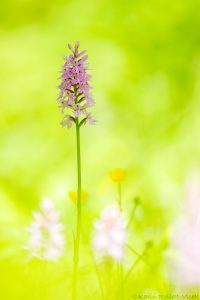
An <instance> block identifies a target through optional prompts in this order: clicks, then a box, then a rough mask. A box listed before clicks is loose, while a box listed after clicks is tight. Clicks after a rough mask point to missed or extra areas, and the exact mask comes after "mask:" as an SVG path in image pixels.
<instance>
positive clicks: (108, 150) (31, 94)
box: [0, 0, 200, 300]
mask: <svg viewBox="0 0 200 300" xmlns="http://www.w3.org/2000/svg"><path fill="white" fill-rule="evenodd" d="M0 9H1V11H0V17H1V19H0V20H1V21H0V22H1V28H0V38H1V46H0V66H1V72H0V91H1V102H0V114H1V118H0V126H1V136H0V145H1V147H0V158H1V167H0V180H1V186H0V258H1V263H0V264H1V272H0V274H1V275H0V284H2V288H1V289H0V293H1V294H2V295H0V299H2V300H10V299H13V300H18V299H19V300H31V299H49V300H50V299H56V300H57V299H59V300H62V299H70V298H69V295H68V296H66V295H67V292H66V295H65V288H66V287H65V284H66V283H65V276H64V280H63V281H61V283H60V282H59V284H54V285H53V286H52V287H51V290H50V291H49V290H46V289H45V291H43V294H41V293H39V294H37V293H36V294H34V293H33V290H34V291H35V290H37V289H36V288H35V285H37V284H38V283H35V281H34V280H35V278H38V276H39V275H38V274H42V273H41V269H40V268H41V265H38V264H37V262H36V263H35V264H36V265H34V263H33V265H32V264H31V263H28V264H26V254H25V253H24V252H23V250H22V247H23V243H24V242H25V240H26V233H25V229H24V228H25V227H26V226H27V225H28V224H29V222H30V220H31V210H33V209H37V208H38V204H39V201H40V199H41V198H42V197H43V196H45V195H46V196H48V197H50V198H51V199H52V200H53V201H54V202H55V203H56V205H57V207H58V208H59V209H60V210H61V211H62V218H63V221H64V222H65V223H66V236H67V239H68V249H67V250H66V251H67V261H68V262H69V265H70V260H71V251H72V249H71V248H72V245H71V243H72V241H71V239H72V235H71V231H72V228H73V224H74V207H73V205H72V204H71V203H70V201H69V199H68V196H67V193H68V191H70V190H75V189H76V165H75V131H74V129H71V130H67V129H66V128H61V126H60V125H59V123H60V120H61V115H60V112H59V109H58V108H57V103H56V98H57V93H58V91H57V89H56V86H57V85H58V84H59V81H58V80H57V78H58V77H59V70H60V67H61V65H62V63H63V60H62V56H63V55H64V54H67V53H68V49H67V43H68V42H71V43H74V42H76V41H77V40H79V41H80V42H81V47H82V48H83V49H87V51H88V54H89V66H90V69H91V70H90V72H91V74H92V86H93V94H94V99H95V101H96V107H94V109H93V114H94V116H95V117H96V119H97V120H98V122H97V125H96V126H87V127H84V128H83V130H82V135H81V137H82V162H83V163H82V164H83V184H84V189H85V190H87V191H88V192H89V199H88V203H87V204H86V205H85V211H87V213H86V215H85V222H86V223H88V226H89V229H88V230H89V231H91V223H92V221H93V218H94V217H95V216H97V215H98V214H99V209H101V208H103V207H104V206H105V205H106V204H108V203H112V202H113V201H115V198H116V192H115V187H114V185H113V184H112V183H111V181H110V180H109V178H108V176H107V174H108V172H109V171H110V170H112V169H114V168H116V167H122V168H124V169H125V170H127V172H128V174H127V178H126V181H125V184H124V201H125V202H126V205H125V206H126V207H127V210H129V208H130V206H131V204H130V199H132V197H133V196H134V195H139V196H141V198H142V199H143V203H144V204H143V210H142V209H141V210H142V212H143V214H142V212H141V214H142V215H143V217H144V219H143V222H142V225H141V226H139V230H141V231H142V230H143V229H144V228H146V229H144V230H143V231H142V232H143V233H141V234H140V237H142V240H145V239H146V238H147V237H149V235H150V236H151V235H152V234H151V233H150V234H149V232H151V228H152V227H154V226H155V227H156V230H157V231H158V232H159V234H158V239H162V237H163V236H165V234H166V232H168V230H169V229H170V224H171V222H172V221H173V219H174V217H175V216H176V215H177V213H178V211H179V209H180V207H181V203H180V202H181V199H182V198H181V197H182V196H183V191H184V188H183V184H184V181H185V178H186V177H187V176H188V174H190V173H191V172H193V171H196V170H198V169H199V166H200V155H199V153H200V139H199V130H200V121H199V119H200V118H199V110H200V72H199V67H200V52H199V50H200V24H199V23H200V17H199V10H200V3H199V1H198V0H196V1H195V0H192V1H186V0H176V1H172V0H171V1H169V0H168V1H167V0H166V1H165V0H160V1H159V0H146V1H145V0H133V1H130V0H129V1H127V0H124V1H119V0H117V1H114V0H113V1H100V0H94V1H89V0H85V1H83V0H78V1H76V0H75V1H60V0H59V1H39V0H16V1H13V0H11V1H6V0H1V4H0ZM138 218H140V217H139V216H138ZM141 228H143V229H141ZM149 228H150V229H149ZM147 229H148V230H147ZM156 230H155V231H153V232H154V233H153V237H152V236H151V238H154V236H155V235H156V236H157V234H156V233H155V232H157V231H156ZM155 238H156V237H155ZM135 239H136V240H137V242H136V244H138V247H139V248H140V247H141V248H142V246H141V245H140V243H141V242H139V240H140V238H138V237H137V238H135ZM156 255H157V254H156ZM156 257H158V255H157V256H156ZM64 261H65V260H64ZM83 264H84V263H83ZM48 267H49V266H47V268H48ZM37 268H38V269H37ZM42 268H43V267H42ZM45 268H46V266H45ZM50 268H52V269H53V271H52V269H51V271H49V272H47V273H48V276H49V277H50V279H49V278H46V277H45V275H44V276H42V280H44V281H45V283H46V282H48V283H49V282H51V280H52V278H51V272H53V273H52V274H53V275H55V270H54V269H56V270H57V271H56V272H58V273H59V276H60V272H61V273H62V272H65V269H64V266H63V263H62V264H61V265H59V266H57V267H56V265H55V266H54V265H53V266H50ZM70 268H71V267H70V266H69V269H70ZM45 270H46V269H45ZM60 270H62V271H60ZM63 270H64V271H63ZM93 272H94V271H93ZM70 274H71V273H70V271H69V273H68V275H69V276H68V277H69V278H68V284H70V276H71V275H70ZM91 274H92V271H91V272H90V275H88V276H94V275H91ZM141 276H143V275H141ZM141 276H140V277H139V282H142V283H141V286H142V288H144V287H145V285H146V287H147V288H148V287H151V284H149V283H148V282H149V281H148V276H147V278H143V277H141ZM162 276H164V279H162ZM45 278H46V279H45ZM95 280H96V279H94V281H95ZM145 280H146V281H145ZM156 280H157V281H156ZM163 280H164V281H165V280H166V278H165V275H163V274H162V271H161V272H160V273H159V275H158V279H155V282H154V283H153V284H152V285H153V286H154V287H155V286H156V287H157V288H160V287H161V286H162V288H163V285H162V284H160V281H161V282H163ZM37 282H39V283H40V279H38V281H37ZM88 282H90V279H88V277H86V278H84V279H83V284H85V285H86V286H87V283H88ZM95 282H96V281H95ZM145 282H146V283H145ZM95 284H96V283H95ZM95 284H94V290H95V292H94V291H91V290H90V288H91V286H88V288H86V289H85V290H84V291H85V293H86V294H85V295H86V296H85V297H86V299H88V297H89V296H88V295H89V294H90V293H91V294H92V295H93V298H91V299H99V298H98V291H97V287H96V286H95ZM157 285H158V286H157ZM137 287H138V283H137ZM131 288H132V286H130V289H131ZM66 290H67V288H66ZM95 293H96V294H95ZM94 295H95V296H94ZM82 297H83V296H82ZM94 297H96V298H94ZM80 299H82V298H80ZM84 299H85V298H84Z"/></svg>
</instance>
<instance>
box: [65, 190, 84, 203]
mask: <svg viewBox="0 0 200 300" xmlns="http://www.w3.org/2000/svg"><path fill="white" fill-rule="evenodd" d="M68 195H69V198H70V200H71V201H72V202H73V203H77V199H78V195H77V192H69V193H68ZM87 198H88V193H87V192H86V191H82V192H81V202H85V201H86V200H87Z"/></svg>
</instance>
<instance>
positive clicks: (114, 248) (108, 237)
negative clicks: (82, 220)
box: [93, 206, 127, 261]
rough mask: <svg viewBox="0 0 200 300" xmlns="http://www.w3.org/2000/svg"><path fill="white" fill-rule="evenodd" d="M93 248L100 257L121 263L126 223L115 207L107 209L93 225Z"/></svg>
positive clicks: (121, 213) (120, 212)
mask: <svg viewBox="0 0 200 300" xmlns="http://www.w3.org/2000/svg"><path fill="white" fill-rule="evenodd" d="M94 229H95V234H94V238H93V247H94V250H95V253H96V254H97V255H98V256H100V257H106V256H108V257H112V258H114V259H116V260H118V261H121V260H122V259H123V256H124V246H125V241H126V235H127V234H126V222H125V219H124V214H123V212H122V211H121V210H120V209H119V208H118V207H117V206H110V207H107V208H106V209H105V210H104V211H103V212H102V214H101V216H100V219H99V220H97V221H95V223H94Z"/></svg>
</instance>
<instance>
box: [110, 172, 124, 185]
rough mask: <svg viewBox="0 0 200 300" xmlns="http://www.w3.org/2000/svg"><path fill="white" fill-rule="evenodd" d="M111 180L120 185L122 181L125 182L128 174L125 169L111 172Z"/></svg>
mask: <svg viewBox="0 0 200 300" xmlns="http://www.w3.org/2000/svg"><path fill="white" fill-rule="evenodd" d="M109 175H110V178H111V179H112V181H114V182H117V183H120V182H121V181H123V180H124V178H125V176H126V172H125V171H124V170H123V169H116V170H114V171H112V172H110V174H109Z"/></svg>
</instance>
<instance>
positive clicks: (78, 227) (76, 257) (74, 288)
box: [72, 118, 81, 300]
mask: <svg viewBox="0 0 200 300" xmlns="http://www.w3.org/2000/svg"><path fill="white" fill-rule="evenodd" d="M76 147H77V181H78V193H77V195H78V197H77V219H76V222H77V223H76V236H75V240H74V272H73V283H72V300H76V299H77V279H78V264H79V246H80V235H81V149H80V124H79V120H78V118H77V119H76Z"/></svg>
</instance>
